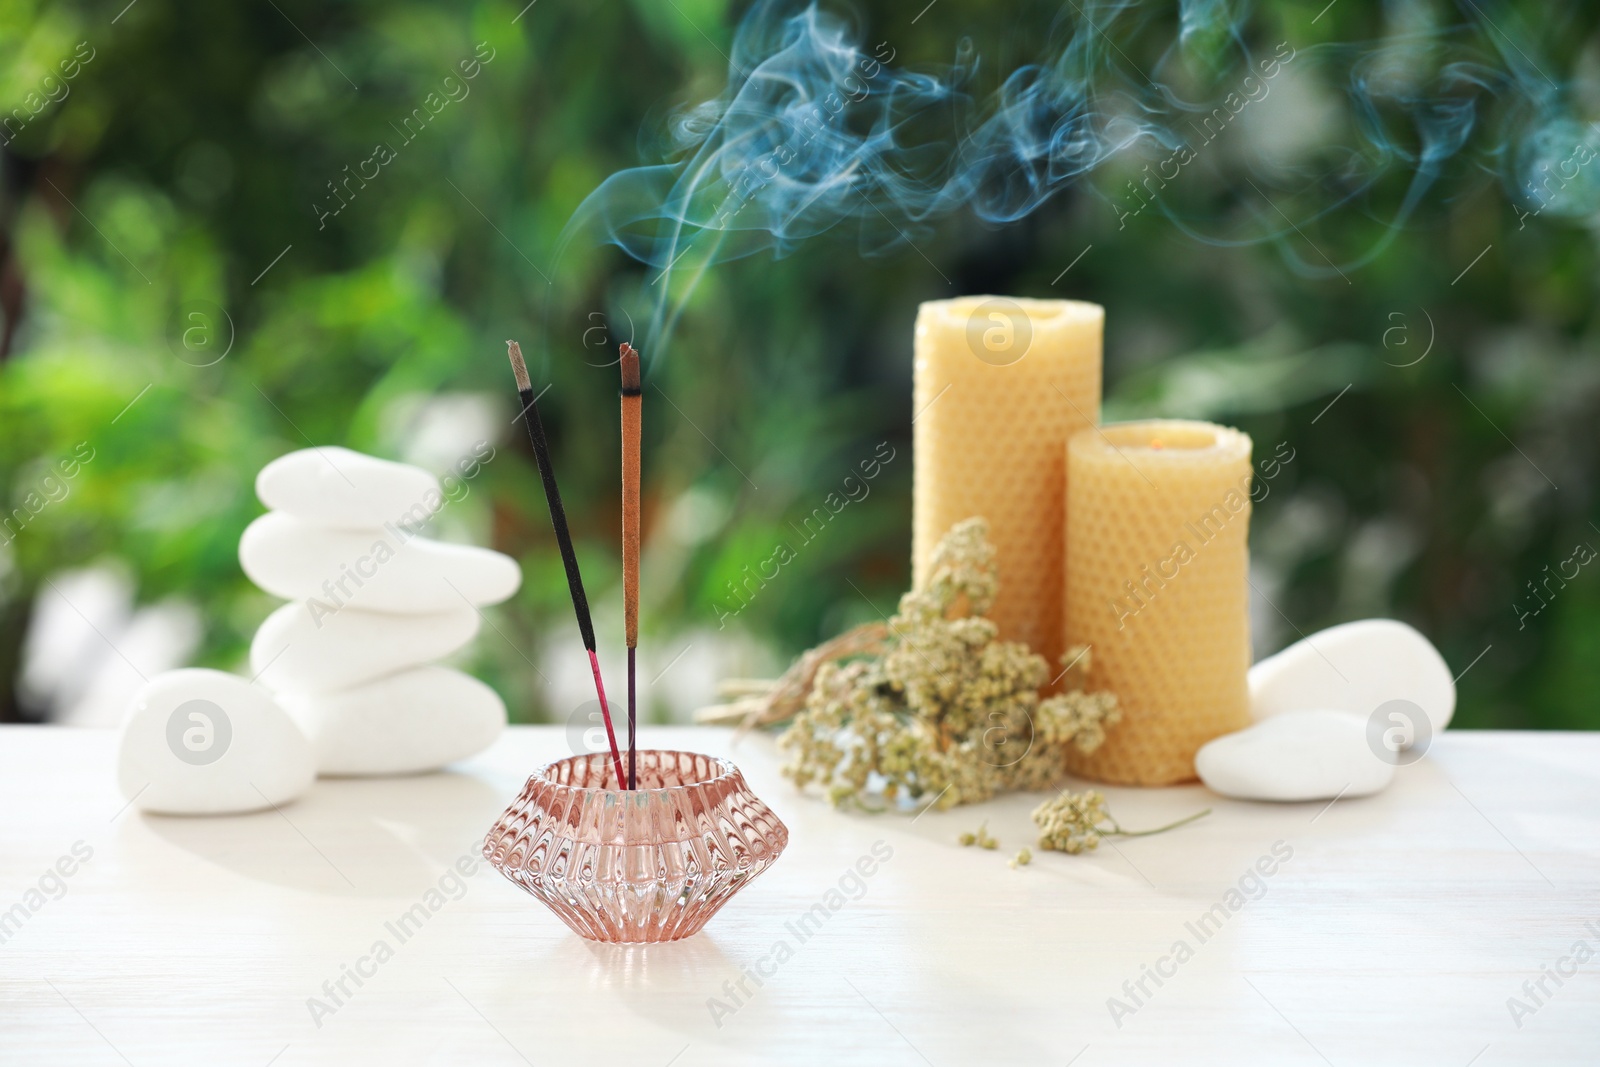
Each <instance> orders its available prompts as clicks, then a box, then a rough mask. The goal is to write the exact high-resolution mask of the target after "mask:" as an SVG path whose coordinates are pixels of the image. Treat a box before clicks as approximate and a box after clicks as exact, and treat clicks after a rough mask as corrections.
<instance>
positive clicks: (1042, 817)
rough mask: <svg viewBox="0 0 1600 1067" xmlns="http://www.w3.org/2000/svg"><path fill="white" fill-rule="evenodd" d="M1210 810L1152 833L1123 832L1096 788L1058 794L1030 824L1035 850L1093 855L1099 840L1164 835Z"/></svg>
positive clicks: (1045, 803) (1208, 812)
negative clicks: (1036, 842)
mask: <svg viewBox="0 0 1600 1067" xmlns="http://www.w3.org/2000/svg"><path fill="white" fill-rule="evenodd" d="M1210 813H1211V809H1210V808H1207V809H1206V810H1205V811H1200V812H1196V813H1195V814H1193V815H1190V816H1187V817H1186V818H1182V819H1179V820H1178V821H1177V822H1175V823H1168V824H1167V825H1166V826H1158V827H1156V828H1155V829H1154V830H1124V829H1123V828H1122V827H1121V826H1120V825H1118V823H1117V820H1116V819H1113V818H1112V817H1111V812H1110V811H1108V810H1107V809H1106V798H1105V794H1103V793H1101V792H1100V791H1099V790H1098V789H1090V790H1088V791H1086V792H1083V793H1062V794H1061V795H1060V796H1058V797H1056V798H1055V799H1053V800H1047V801H1045V802H1044V803H1043V804H1040V805H1039V806H1038V807H1037V808H1035V809H1033V822H1034V825H1035V826H1037V827H1038V828H1039V847H1040V848H1043V849H1052V850H1054V851H1057V852H1069V853H1072V854H1074V855H1076V854H1077V853H1079V852H1093V851H1094V849H1095V846H1097V845H1098V844H1100V839H1101V838H1102V837H1145V836H1147V835H1149V834H1159V833H1164V832H1165V831H1167V830H1171V829H1174V828H1176V827H1179V826H1182V825H1183V824H1184V823H1189V822H1193V821H1194V820H1196V819H1198V818H1200V817H1202V816H1204V815H1209V814H1210Z"/></svg>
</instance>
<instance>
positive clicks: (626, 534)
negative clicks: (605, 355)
mask: <svg viewBox="0 0 1600 1067" xmlns="http://www.w3.org/2000/svg"><path fill="white" fill-rule="evenodd" d="M643 401H644V397H643V394H642V391H641V390H640V388H639V353H638V352H636V351H634V348H633V346H632V345H630V344H629V343H628V342H626V341H624V342H622V606H623V614H624V617H625V622H626V627H627V636H628V788H629V789H633V788H636V787H637V784H638V755H639V753H638V743H637V740H636V738H637V731H638V725H639V698H638V692H637V690H636V689H635V684H634V680H635V676H634V671H635V664H634V660H635V658H636V655H635V654H636V653H637V652H638V649H639V422H640V416H641V414H642V411H641V409H642V408H643V406H644V404H643Z"/></svg>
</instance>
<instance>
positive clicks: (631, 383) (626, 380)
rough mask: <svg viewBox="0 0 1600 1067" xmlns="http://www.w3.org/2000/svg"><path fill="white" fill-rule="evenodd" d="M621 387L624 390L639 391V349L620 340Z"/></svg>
mask: <svg viewBox="0 0 1600 1067" xmlns="http://www.w3.org/2000/svg"><path fill="white" fill-rule="evenodd" d="M622 388H623V390H624V391H625V392H629V393H637V392H638V391H639V351H638V349H636V348H634V347H633V346H632V345H630V344H629V343H628V342H626V341H624V342H622Z"/></svg>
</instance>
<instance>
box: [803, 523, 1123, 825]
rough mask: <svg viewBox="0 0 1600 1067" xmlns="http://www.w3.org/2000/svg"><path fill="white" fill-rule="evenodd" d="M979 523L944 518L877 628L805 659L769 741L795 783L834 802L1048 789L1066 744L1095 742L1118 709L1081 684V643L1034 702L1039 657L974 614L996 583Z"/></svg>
mask: <svg viewBox="0 0 1600 1067" xmlns="http://www.w3.org/2000/svg"><path fill="white" fill-rule="evenodd" d="M987 533H988V526H987V524H986V523H985V522H984V520H982V519H977V518H975V519H968V520H967V521H965V522H962V523H959V524H958V525H956V526H955V527H954V528H952V529H951V530H950V532H949V533H947V534H946V535H945V536H944V539H943V540H941V541H940V542H939V545H938V546H937V547H936V548H935V549H934V553H933V559H932V561H931V564H932V565H931V569H930V573H929V576H928V580H927V582H926V583H925V584H924V586H923V587H922V588H920V589H914V590H912V591H911V592H909V593H907V594H905V595H904V596H903V597H901V598H900V604H899V609H898V611H897V613H896V614H895V616H894V617H893V618H892V619H890V620H889V622H888V625H887V626H886V627H880V628H879V629H878V630H877V631H876V632H874V633H872V634H871V635H863V636H864V637H869V638H870V639H869V640H862V641H844V640H842V639H838V641H839V643H838V646H837V647H839V648H841V649H846V650H848V651H847V653H846V655H847V656H848V658H846V659H844V660H843V661H828V662H822V663H820V664H819V665H817V666H816V667H815V673H814V675H812V677H811V682H810V688H809V690H806V691H805V694H806V695H805V699H804V704H803V706H801V707H800V708H799V710H798V711H797V712H796V713H795V715H794V719H793V722H792V724H791V725H790V727H789V729H788V730H787V732H785V733H784V735H783V737H782V738H781V743H782V745H783V746H784V747H785V748H787V749H789V750H790V751H791V752H792V753H793V759H792V762H791V763H790V764H789V765H788V766H786V767H785V768H784V772H785V773H786V774H788V775H789V777H790V778H792V779H793V780H794V782H795V784H797V785H799V786H802V787H804V786H807V785H816V786H818V787H820V788H821V789H822V790H823V791H824V793H825V795H827V797H828V799H829V800H830V801H831V802H832V803H834V804H836V805H837V804H846V803H855V804H867V803H868V802H869V801H871V800H874V799H875V798H877V797H882V798H883V799H885V800H887V801H890V802H895V801H898V800H900V799H901V798H902V797H903V798H908V799H910V800H921V799H925V798H926V799H927V800H928V802H929V803H931V804H933V805H934V806H936V807H938V808H939V809H940V810H947V809H949V808H952V807H955V806H956V805H958V804H970V803H975V802H977V801H982V800H988V799H989V798H990V797H993V796H995V795H997V794H999V793H1003V792H1009V791H1013V790H1037V789H1045V788H1048V787H1050V786H1051V785H1053V784H1055V783H1056V782H1058V781H1059V780H1060V779H1061V777H1062V776H1063V774H1064V773H1065V755H1066V751H1067V746H1068V745H1071V746H1073V747H1074V748H1076V749H1078V750H1079V751H1081V752H1084V753H1088V752H1093V751H1094V750H1095V749H1096V748H1098V747H1099V746H1100V744H1101V743H1102V742H1103V741H1104V740H1105V731H1106V729H1107V728H1108V727H1111V726H1113V725H1114V724H1115V723H1116V722H1117V721H1118V720H1119V719H1120V717H1121V713H1120V712H1119V710H1118V708H1117V701H1116V697H1115V696H1114V695H1113V694H1111V693H1103V692H1102V693H1089V692H1085V691H1084V690H1083V689H1082V688H1081V682H1082V680H1083V678H1085V677H1086V670H1087V666H1088V662H1089V657H1088V650H1087V649H1084V648H1074V649H1071V650H1069V651H1070V658H1063V661H1062V663H1063V666H1065V667H1067V668H1068V672H1067V673H1068V674H1071V673H1072V672H1073V671H1076V672H1077V674H1076V675H1074V676H1073V680H1075V681H1078V682H1079V683H1080V686H1079V688H1077V689H1074V690H1072V691H1071V692H1067V693H1063V694H1060V695H1058V696H1053V697H1050V698H1048V699H1045V700H1041V699H1040V698H1039V687H1040V686H1042V685H1044V684H1045V682H1046V681H1048V680H1049V667H1048V664H1047V663H1046V662H1045V660H1044V657H1042V656H1038V655H1035V654H1034V653H1033V652H1031V651H1029V649H1028V647H1027V646H1026V645H1023V644H1020V643H1017V642H1011V641H1000V640H998V629H997V627H996V626H995V624H994V623H993V622H991V621H990V620H989V619H987V618H984V617H983V613H984V612H985V611H987V610H988V609H989V606H990V605H991V604H992V603H993V602H994V597H995V594H996V592H997V591H998V590H999V587H1000V585H999V576H998V574H997V568H996V565H995V560H994V556H995V553H994V548H993V546H992V545H990V544H989V542H988V540H987Z"/></svg>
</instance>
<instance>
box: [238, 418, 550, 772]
mask: <svg viewBox="0 0 1600 1067" xmlns="http://www.w3.org/2000/svg"><path fill="white" fill-rule="evenodd" d="M256 495H257V496H259V497H260V498H261V502H262V503H263V504H265V505H266V506H267V507H268V508H270V509H271V510H269V511H268V512H267V514H265V515H263V516H261V517H260V518H259V519H257V520H256V521H255V522H253V523H251V524H250V526H249V527H248V528H247V529H246V530H245V532H244V536H243V537H241V538H240V539H239V563H240V565H241V566H242V567H243V568H244V572H245V574H246V576H248V577H249V579H250V580H251V581H252V582H254V583H255V584H256V585H258V586H260V587H261V588H262V589H264V590H266V591H267V592H269V593H271V594H273V595H274V596H280V597H284V598H286V599H288V600H289V601H290V603H287V604H285V605H283V607H281V608H279V609H278V610H277V611H275V612H273V613H272V615H270V616H269V617H268V618H267V620H266V621H265V622H264V623H262V624H261V628H260V629H259V630H257V631H256V636H255V640H254V641H253V642H252V643H251V646H250V665H251V670H252V671H253V672H254V673H255V674H256V675H257V676H258V677H259V680H260V681H261V682H262V683H263V684H265V685H266V686H267V687H268V688H269V689H271V690H272V691H273V693H274V694H275V696H276V698H277V702H278V704H279V705H281V706H282V707H283V708H284V709H285V710H286V711H288V713H289V714H290V715H291V716H292V717H293V718H294V720H295V722H296V723H297V724H298V725H299V726H300V728H301V729H302V730H303V731H304V732H305V734H306V736H307V738H309V740H310V741H311V746H312V750H313V751H314V753H315V755H316V761H317V771H318V773H319V774H322V775H386V774H411V773H417V772H421V771H428V770H434V769H437V768H439V767H442V766H444V765H445V764H448V763H452V762H454V761H456V760H459V759H464V758H465V757H467V756H470V755H472V754H474V753H476V752H480V751H482V750H483V749H484V748H486V747H488V745H489V744H490V743H492V742H493V741H494V739H495V738H496V737H497V736H499V733H500V730H501V728H502V727H504V726H505V722H506V709H505V704H504V702H502V701H501V699H500V697H499V696H498V695H497V694H496V693H495V691H494V690H492V689H490V688H489V687H488V686H487V685H484V684H483V683H482V682H480V681H478V680H477V679H476V678H473V677H472V676H471V675H468V674H464V673H462V672H461V671H458V670H454V669H451V668H447V667H440V666H432V665H430V664H432V663H433V662H434V661H435V660H438V659H441V658H443V657H445V656H448V655H450V654H451V653H452V652H455V651H456V650H458V649H460V648H461V647H462V646H464V645H465V644H466V643H467V642H468V641H471V640H472V638H473V637H474V636H475V635H476V634H477V632H478V626H479V620H480V616H479V613H478V609H479V607H481V606H483V605H486V604H496V603H499V602H500V601H503V600H505V599H506V598H508V597H510V596H511V595H512V594H513V593H515V592H516V591H517V587H518V586H519V585H520V584H521V581H522V574H521V570H520V569H519V568H518V566H517V563H516V561H515V560H513V559H512V558H511V557H509V556H506V555H504V554H502V553H499V552H494V551H491V550H489V549H485V548H477V547H474V546H470V545H454V544H446V543H444V542H440V541H434V540H431V539H429V538H426V537H422V536H420V535H419V534H417V533H415V532H414V529H415V527H416V526H418V525H419V524H420V523H422V522H424V521H426V520H427V519H428V518H429V517H430V516H431V515H433V513H434V512H436V511H438V510H439V508H440V507H441V506H443V504H444V501H445V497H444V493H443V492H442V490H441V489H440V486H439V482H438V479H436V478H434V476H433V475H431V474H429V473H428V472H427V471H424V470H422V469H420V468H417V467H412V466H408V465H406V464H402V463H393V462H390V461H388V460H382V459H377V458H374V457H372V456H366V455H362V454H361V453H359V452H352V451H350V450H349V449H344V448H308V449H304V450H302V451H299V452H291V453H289V454H288V455H286V456H281V457H279V458H278V459H276V460H274V461H272V462H271V463H269V464H267V466H266V467H264V468H262V470H261V473H260V475H258V476H257V478H256Z"/></svg>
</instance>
